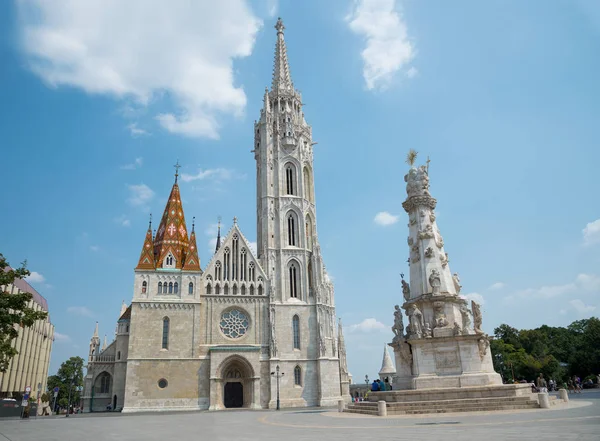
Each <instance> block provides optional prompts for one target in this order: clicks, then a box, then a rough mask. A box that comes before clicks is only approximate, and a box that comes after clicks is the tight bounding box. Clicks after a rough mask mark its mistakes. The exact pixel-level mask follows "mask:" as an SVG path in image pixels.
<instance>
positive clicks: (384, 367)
mask: <svg viewBox="0 0 600 441" xmlns="http://www.w3.org/2000/svg"><path fill="white" fill-rule="evenodd" d="M395 373H396V368H395V367H394V363H392V357H390V353H389V352H388V350H387V345H384V346H383V361H382V362H381V369H380V370H379V377H380V378H383V377H387V376H389V375H393V374H395Z"/></svg>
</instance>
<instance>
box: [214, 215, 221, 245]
mask: <svg viewBox="0 0 600 441" xmlns="http://www.w3.org/2000/svg"><path fill="white" fill-rule="evenodd" d="M217 228H218V230H217V245H216V246H215V254H216V253H217V251H219V248H221V216H219V225H218V227H217Z"/></svg>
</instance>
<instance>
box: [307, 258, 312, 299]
mask: <svg viewBox="0 0 600 441" xmlns="http://www.w3.org/2000/svg"><path fill="white" fill-rule="evenodd" d="M308 294H309V295H312V294H313V267H312V262H311V261H309V262H308Z"/></svg>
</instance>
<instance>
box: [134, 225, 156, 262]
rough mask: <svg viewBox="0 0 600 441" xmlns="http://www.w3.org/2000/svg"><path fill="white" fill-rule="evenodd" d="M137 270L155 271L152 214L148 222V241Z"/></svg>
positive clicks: (143, 248) (145, 240)
mask: <svg viewBox="0 0 600 441" xmlns="http://www.w3.org/2000/svg"><path fill="white" fill-rule="evenodd" d="M135 269H154V239H153V238H152V214H150V221H149V222H148V231H146V239H144V246H143V247H142V252H141V254H140V260H138V264H137V266H136V267H135Z"/></svg>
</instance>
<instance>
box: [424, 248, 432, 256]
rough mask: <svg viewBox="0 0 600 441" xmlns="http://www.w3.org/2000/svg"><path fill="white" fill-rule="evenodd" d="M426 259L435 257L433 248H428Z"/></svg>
mask: <svg viewBox="0 0 600 441" xmlns="http://www.w3.org/2000/svg"><path fill="white" fill-rule="evenodd" d="M425 257H433V248H431V247H427V248H426V249H425Z"/></svg>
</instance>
